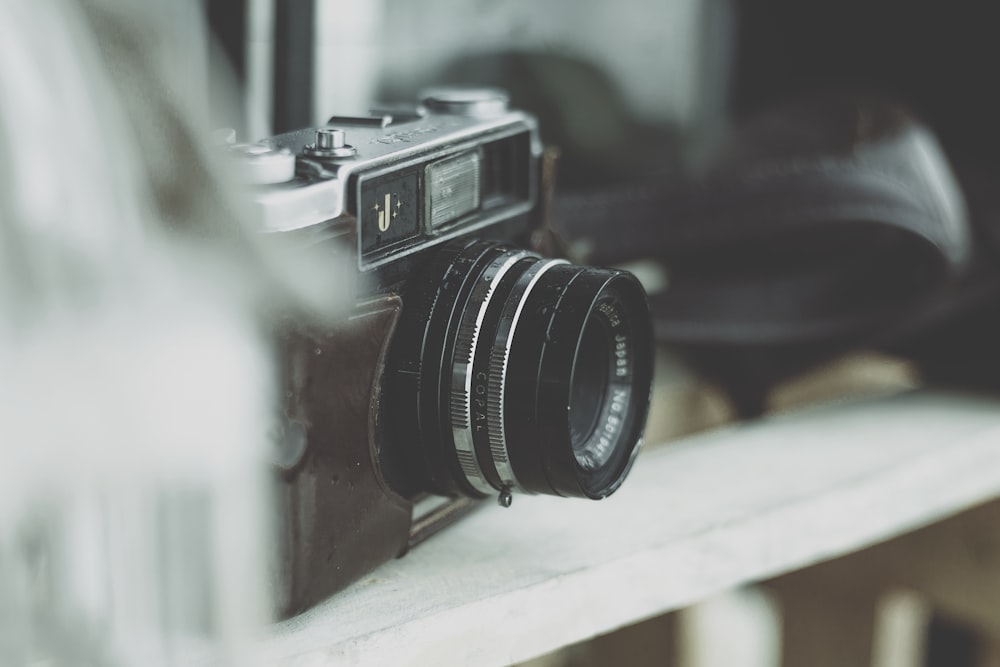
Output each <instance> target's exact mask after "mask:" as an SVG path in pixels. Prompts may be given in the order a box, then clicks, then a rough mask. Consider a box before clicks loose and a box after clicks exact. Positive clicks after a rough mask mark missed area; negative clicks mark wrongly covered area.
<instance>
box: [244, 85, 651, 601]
mask: <svg viewBox="0 0 1000 667" xmlns="http://www.w3.org/2000/svg"><path fill="white" fill-rule="evenodd" d="M231 151H232V152H233V153H234V154H236V155H237V156H238V158H239V159H238V161H237V165H236V166H237V167H238V168H239V169H241V170H242V171H243V177H244V179H245V180H248V181H250V182H251V183H253V184H255V185H254V187H253V189H252V194H251V201H252V203H253V204H254V206H255V207H256V208H257V210H258V216H257V218H258V219H259V220H260V221H262V225H263V229H262V230H261V231H262V232H263V233H265V234H268V235H272V236H274V237H276V239H275V242H277V243H281V244H283V246H284V248H286V249H291V252H290V255H289V261H295V259H294V258H295V254H296V253H298V252H302V253H309V254H310V255H311V256H312V257H314V258H315V257H316V256H319V257H321V258H324V259H328V260H329V261H331V262H339V263H341V264H342V265H346V266H348V267H349V270H348V275H345V276H344V280H343V283H344V284H343V285H342V286H341V287H342V289H345V290H350V291H351V293H352V295H353V299H354V307H353V309H352V311H351V313H350V315H349V316H348V317H346V318H345V319H344V321H342V322H339V323H337V324H336V325H335V326H330V325H329V324H321V323H309V322H302V321H300V322H296V323H295V325H294V326H292V327H289V330H288V331H286V332H284V333H283V334H282V336H281V345H280V348H281V357H282V362H281V364H280V366H281V368H282V372H283V375H284V377H283V389H284V392H283V396H282V403H283V404H282V415H281V420H280V422H281V427H280V429H279V432H278V433H276V435H275V438H274V441H275V445H276V457H275V458H276V463H277V467H278V468H279V470H280V473H279V475H278V477H279V490H278V504H277V505H278V513H279V516H278V519H277V524H278V527H279V531H280V534H281V539H280V557H279V558H278V564H277V565H278V567H277V570H278V571H277V577H276V581H275V593H276V597H277V599H278V607H279V611H280V613H282V614H283V615H287V614H291V613H296V612H298V611H301V610H303V609H305V608H306V607H308V606H310V605H312V604H314V603H315V602H317V601H319V600H320V599H323V598H325V597H327V596H328V595H330V594H331V593H333V592H335V591H336V590H338V589H340V588H343V587H344V586H345V585H347V584H348V583H350V582H351V581H353V580H355V579H357V578H358V577H360V576H363V575H364V574H365V573H367V572H368V571H370V570H371V569H373V568H374V567H375V566H377V565H378V564H380V563H382V562H384V561H386V560H389V559H391V558H394V557H397V556H399V555H401V554H402V553H404V552H405V551H406V550H407V549H408V548H409V547H410V546H411V545H412V544H414V543H415V542H417V541H419V540H420V539H423V537H425V536H427V535H428V534H430V533H432V532H434V531H436V530H437V529H439V528H440V527H443V526H445V525H447V524H448V523H450V522H451V521H453V520H455V519H456V518H457V517H459V516H461V515H462V514H463V513H464V512H465V511H466V510H467V509H469V508H471V507H473V506H475V505H477V504H478V503H477V502H476V499H479V498H483V497H486V496H488V495H491V494H495V495H496V496H497V497H498V498H499V500H500V502H501V504H504V505H506V504H509V503H510V502H511V498H512V492H514V491H518V492H521V491H523V492H527V493H552V494H556V495H567V496H581V497H590V498H601V497H604V496H605V495H607V494H609V493H611V492H613V491H614V490H615V489H616V488H617V487H618V485H619V484H620V483H621V481H622V480H623V479H624V476H625V474H626V473H627V471H628V469H629V467H630V465H631V462H632V460H633V458H634V456H635V454H636V452H637V451H638V444H639V441H640V439H641V433H642V429H643V426H644V423H645V416H646V409H647V406H648V399H649V387H650V382H651V366H652V352H651V345H652V343H651V329H650V324H649V315H648V311H647V310H646V306H645V298H644V293H643V292H642V289H641V287H639V285H638V282H637V281H636V280H635V279H634V278H633V277H632V276H631V275H629V274H627V273H625V272H622V271H616V270H598V269H589V268H581V267H575V266H573V265H571V264H569V263H567V262H565V261H563V260H559V259H552V258H550V257H548V255H550V254H551V253H550V249H549V248H547V247H545V246H546V239H548V238H549V237H548V235H547V233H546V227H545V224H544V221H543V218H544V216H543V215H542V212H541V210H542V208H543V205H542V204H543V200H544V196H543V187H542V181H543V180H544V179H543V178H542V176H543V174H542V172H543V168H542V162H543V160H542V146H541V142H540V139H539V135H538V129H537V126H536V122H535V120H534V118H533V117H532V116H530V115H529V114H526V113H523V112H520V111H513V110H510V109H509V108H508V105H507V97H506V94H505V93H504V92H503V91H499V90H495V89H438V90H435V91H429V92H428V93H427V94H426V95H425V96H424V98H423V100H422V102H421V103H420V104H419V105H417V106H416V107H413V108H405V107H397V108H391V109H383V110H376V111H374V112H372V113H371V114H370V115H365V116H360V117H340V116H335V117H333V118H331V119H330V121H329V122H328V125H327V126H326V127H322V128H317V129H309V130H302V131H298V132H292V133H288V134H284V135H280V136H277V137H273V138H271V139H269V140H266V141H265V142H261V143H259V144H254V145H249V146H247V145H241V146H233V147H231ZM515 385H517V386H515ZM574 406H575V407H576V409H575V410H574V409H573V408H574ZM522 416H523V417H522ZM434 496H437V497H441V498H445V499H446V500H444V501H443V502H440V503H437V504H436V506H434V507H433V508H432V509H430V510H428V511H423V510H415V507H421V508H422V507H423V506H424V505H425V502H423V501H422V500H421V499H424V498H431V497H434Z"/></svg>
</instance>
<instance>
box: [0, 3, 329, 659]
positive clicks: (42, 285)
mask: <svg viewBox="0 0 1000 667" xmlns="http://www.w3.org/2000/svg"><path fill="white" fill-rule="evenodd" d="M165 4H167V5H170V4H172V3H165ZM182 5H183V6H186V5H184V3H182ZM157 12H161V13H162V12H167V13H171V16H172V19H171V20H170V21H166V22H165V21H159V20H157V17H156V16H155V14H156V13H157ZM179 14H186V15H188V17H189V19H191V21H190V25H182V24H180V23H178V21H177V20H176V19H177V16H178V15H179ZM199 17H200V12H199V11H198V10H197V9H196V8H195V5H194V4H193V3H192V4H191V9H189V10H181V9H178V8H176V7H170V8H167V7H163V8H158V7H156V5H155V4H154V3H151V2H147V3H124V2H123V3H114V2H110V1H108V0H103V1H95V0H91V1H88V2H82V3H78V2H69V1H65V2H58V1H55V0H10V1H7V2H4V3H0V100H3V104H2V105H0V664H3V665H28V664H33V665H64V664H65V665H105V664H114V665H123V664H124V665H143V666H153V665H165V664H176V663H178V662H181V661H182V656H187V657H190V655H191V652H192V651H194V652H195V653H196V654H199V655H203V656H204V657H207V658H208V659H209V660H210V661H212V662H225V663H230V664H239V665H247V664H252V662H253V661H252V659H251V658H252V656H250V655H248V654H247V653H248V650H247V646H248V640H249V639H251V638H252V637H253V636H254V634H255V633H256V632H257V631H258V630H259V628H260V627H261V626H262V624H263V623H264V622H265V621H266V620H267V618H268V612H267V609H268V604H267V596H266V587H265V582H266V568H267V551H266V547H267V544H268V539H267V537H268V532H267V531H268V527H267V524H266V522H265V521H264V520H263V517H266V516H267V515H268V512H267V511H266V509H267V506H266V502H267V497H266V492H265V490H266V477H265V471H266V467H265V458H266V449H265V446H266V444H267V443H266V434H267V431H268V427H269V426H270V424H269V421H270V419H271V418H272V417H273V415H274V409H273V402H272V400H271V399H272V387H271V384H272V368H271V353H270V350H269V349H268V347H267V345H266V340H265V337H264V332H265V329H266V327H265V326H264V324H263V322H264V320H263V318H262V317H261V315H260V312H261V302H262V298H261V297H260V293H261V290H260V289H258V288H259V286H260V285H262V284H264V283H265V282H266V281H265V280H261V279H260V276H261V275H264V276H268V275H269V271H271V270H272V269H269V268H267V267H268V262H267V261H266V260H265V258H264V256H263V254H262V252H260V249H257V248H255V246H254V244H253V241H252V239H251V240H246V239H242V241H243V242H244V243H243V245H242V246H241V245H240V243H234V244H231V245H232V246H233V247H230V244H227V241H226V239H227V238H228V237H227V234H228V235H229V237H232V238H234V239H236V240H238V241H239V240H241V239H240V235H239V234H238V233H233V230H232V229H231V225H232V221H233V220H235V219H236V216H235V215H234V214H233V213H232V212H231V211H229V210H227V208H226V205H225V204H224V203H220V201H221V200H220V199H219V198H218V197H216V196H215V193H217V191H218V189H219V188H218V185H217V184H216V183H215V182H214V181H212V180H211V179H209V178H208V177H207V175H208V174H209V172H208V170H207V168H206V166H205V160H204V152H205V150H207V147H205V148H204V149H203V148H202V147H201V146H200V142H201V139H200V133H201V132H203V130H204V128H202V127H197V126H196V123H192V122H190V121H189V120H188V118H189V117H190V116H189V114H188V111H187V109H188V108H190V107H191V106H192V104H191V102H192V101H194V105H193V106H194V107H197V96H198V94H199V93H204V91H198V90H193V88H195V87H196V86H197V82H198V77H197V76H194V74H196V73H193V72H191V71H188V70H186V68H185V67H184V64H185V63H186V62H188V60H189V55H190V54H185V53H182V52H181V50H179V49H177V45H178V44H179V43H182V42H183V41H184V40H189V41H196V39H195V38H196V37H197V36H198V35H199V34H202V35H203V32H199V31H202V30H203V28H202V26H200V25H199V24H198V23H197V22H196V19H199ZM171 30H173V31H174V32H171ZM185 31H187V32H185ZM191 31H194V32H191ZM178 34H182V35H183V36H182V37H181V39H180V40H178V39H175V38H176V37H177V35H178ZM185 58H188V60H185ZM202 81H203V80H202ZM193 128H196V129H193ZM233 248H236V249H233ZM270 277H271V279H272V282H274V283H278V282H284V283H287V281H279V280H277V279H276V278H275V276H274V274H273V273H272V274H270ZM255 281H256V282H255ZM285 287H286V288H287V287H288V285H287V284H285ZM292 287H293V289H292V290H290V293H294V292H295V290H294V285H293V286H292ZM279 292H280V290H274V291H273V292H272V293H274V294H276V293H279ZM313 296H315V295H313Z"/></svg>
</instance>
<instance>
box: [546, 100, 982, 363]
mask: <svg viewBox="0 0 1000 667" xmlns="http://www.w3.org/2000/svg"><path fill="white" fill-rule="evenodd" d="M553 219H554V225H555V226H556V228H557V230H558V231H560V232H561V233H563V234H564V235H565V236H567V237H568V238H570V239H571V240H573V239H575V240H579V239H586V240H588V243H587V247H588V248H589V252H588V256H587V257H586V258H585V259H586V261H591V262H594V263H598V264H618V263H622V262H626V261H629V260H632V259H637V258H655V259H657V260H659V261H662V262H663V263H664V264H665V266H666V267H667V269H668V271H669V274H670V277H671V281H670V288H669V289H668V290H666V291H665V292H663V293H661V294H654V295H651V303H652V305H653V309H654V312H655V316H656V318H657V331H658V334H659V335H660V337H661V338H662V339H664V340H667V341H672V342H680V343H699V344H706V343H713V344H723V345H732V346H755V345H767V344H785V343H803V342H809V341H817V342H818V341H824V342H826V341H830V340H835V339H845V340H846V339H857V338H858V337H862V336H864V335H865V334H867V333H870V332H872V331H875V330H878V329H881V328H883V327H884V326H885V325H886V324H887V323H889V322H892V321H895V320H898V319H899V318H900V317H904V316H905V315H906V314H907V313H908V312H909V311H911V310H912V309H913V308H914V307H915V306H916V305H917V304H919V303H922V302H923V301H924V300H926V298H927V296H928V295H929V294H931V293H933V292H934V291H935V290H936V289H939V288H940V287H941V285H943V284H945V283H947V282H948V281H949V280H951V279H952V278H953V277H954V276H955V275H957V274H958V273H960V272H961V269H962V267H963V266H964V264H965V261H966V259H967V257H968V252H969V231H968V225H967V222H966V219H965V210H964V204H963V200H962V196H961V193H960V191H959V189H958V186H957V184H956V182H955V179H954V178H953V176H952V174H951V171H950V169H949V167H948V164H947V162H946V160H945V158H944V156H943V154H942V152H941V150H940V148H939V147H938V145H937V143H936V141H935V140H934V138H933V136H932V135H931V134H930V133H929V132H928V131H927V130H926V129H924V128H923V127H922V126H921V125H920V124H919V123H917V122H916V121H914V120H913V119H912V118H910V117H908V116H906V115H905V114H903V113H902V112H901V111H900V110H899V109H898V108H896V107H894V106H891V105H888V104H886V103H882V102H878V101H870V100H849V101H844V100H841V99H837V100H835V101H830V100H824V101H815V100H811V101H807V102H805V103H798V104H793V105H790V106H788V107H785V108H782V109H778V110H775V111H773V112H771V113H770V114H767V115H765V116H763V117H761V118H758V119H755V120H753V121H751V122H750V123H748V124H747V125H745V126H744V127H743V128H742V129H741V130H740V131H739V132H738V133H737V134H736V135H735V136H734V137H733V138H732V139H730V141H729V142H728V143H727V144H726V145H725V146H724V148H723V150H722V151H721V154H720V157H719V159H718V161H717V162H716V163H715V165H713V167H712V169H710V170H709V172H708V174H707V175H706V176H705V178H704V179H703V180H702V181H701V182H700V183H699V184H698V185H696V186H692V187H688V188H683V189H674V190H667V189H665V188H657V187H655V186H653V187H646V188H629V189H623V190H619V191H613V192H599V193H584V194H573V195H566V196H562V197H561V198H557V201H556V202H555V205H554V210H553Z"/></svg>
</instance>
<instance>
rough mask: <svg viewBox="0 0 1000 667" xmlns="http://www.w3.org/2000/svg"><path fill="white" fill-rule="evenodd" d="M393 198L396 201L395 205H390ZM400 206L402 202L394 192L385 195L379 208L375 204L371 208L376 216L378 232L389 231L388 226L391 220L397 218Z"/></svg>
mask: <svg viewBox="0 0 1000 667" xmlns="http://www.w3.org/2000/svg"><path fill="white" fill-rule="evenodd" d="M393 198H395V200H396V203H395V204H393V203H392V200H393ZM402 206H403V202H402V201H400V199H399V196H398V195H397V194H396V193H395V192H393V193H391V194H387V195H386V196H385V199H384V200H383V203H382V205H381V206H380V205H379V204H375V206H374V207H373V208H374V210H375V212H376V213H377V214H378V230H379V231H380V232H387V231H389V225H390V224H392V221H393V219H395V218H398V217H399V209H400V208H401V207H402Z"/></svg>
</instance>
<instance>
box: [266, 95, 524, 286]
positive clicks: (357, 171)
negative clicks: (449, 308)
mask: <svg viewBox="0 0 1000 667" xmlns="http://www.w3.org/2000/svg"><path fill="white" fill-rule="evenodd" d="M429 106H430V105H420V106H417V107H410V108H408V109H406V108H396V109H377V110H374V111H373V113H372V114H370V115H368V116H360V117H350V116H334V117H331V119H330V123H329V124H328V125H326V126H324V127H320V128H309V129H304V130H299V131H295V132H289V133H286V134H282V135H278V136H275V137H272V138H270V139H266V140H264V141H262V142H260V144H259V145H260V146H263V147H266V148H269V149H271V150H273V151H276V152H284V151H287V152H289V153H291V154H292V155H294V156H295V162H296V169H295V176H294V178H292V179H291V180H288V181H287V182H282V183H276V184H269V185H260V186H254V187H253V189H252V191H251V195H250V199H251V202H252V205H253V206H254V208H255V209H256V212H257V214H258V215H257V216H256V218H257V224H259V225H260V228H259V231H261V232H288V231H294V230H300V229H305V228H309V227H314V226H317V225H325V224H328V223H331V221H333V222H334V223H335V224H336V222H338V221H339V222H343V221H346V219H348V216H350V218H354V219H357V220H358V221H359V224H363V223H364V222H365V220H364V219H365V215H366V213H367V211H361V210H359V204H361V203H365V204H369V203H371V202H368V199H370V198H371V197H369V196H367V194H366V193H365V192H363V189H364V187H365V184H366V183H375V182H376V181H377V182H379V183H385V182H391V181H392V180H393V178H394V175H395V174H399V177H400V178H403V177H404V174H406V173H411V174H414V175H415V176H414V178H413V179H411V182H409V184H410V186H411V189H412V190H413V197H414V201H412V205H413V206H414V207H415V208H414V210H413V216H415V224H416V225H417V226H418V227H419V231H420V233H421V234H424V235H425V236H427V237H428V238H433V239H434V240H437V239H438V238H440V240H445V239H446V238H451V237H453V236H455V235H457V234H458V233H465V232H466V231H471V230H472V229H474V228H478V227H482V226H485V225H488V224H490V220H491V219H492V218H495V217H496V215H485V216H483V215H480V216H472V217H475V218H477V219H476V220H473V221H472V225H473V226H472V227H463V228H462V229H461V231H454V230H453V231H452V233H449V232H448V230H436V229H431V228H430V226H429V224H430V223H429V222H428V220H429V219H430V217H431V216H430V215H429V213H430V211H428V210H427V206H428V205H429V204H428V203H427V202H425V201H424V198H423V195H424V189H423V186H424V180H425V178H426V176H425V168H426V167H427V166H428V165H432V164H435V163H438V162H441V161H445V160H448V159H449V158H453V157H455V156H460V155H462V154H472V153H475V152H476V151H481V150H482V147H483V146H484V145H488V144H490V143H491V142H494V141H498V140H502V139H505V138H508V137H513V136H516V135H522V134H523V135H526V136H527V140H526V143H527V145H528V147H529V149H528V153H529V155H525V156H524V160H525V164H524V165H523V166H520V165H518V166H517V169H518V171H519V172H523V173H524V174H528V173H529V172H530V173H532V175H533V172H534V169H535V166H534V163H535V162H536V161H537V158H538V156H539V155H540V154H541V141H540V139H539V137H538V129H537V123H536V121H535V119H534V117H533V116H531V115H529V114H527V113H524V112H521V111H511V110H507V109H506V108H505V107H498V106H497V105H496V104H493V105H492V106H491V107H486V109H487V113H482V112H481V111H482V106H481V105H480V108H479V109H477V108H476V106H475V105H474V104H473V105H466V106H464V107H463V106H462V105H461V104H455V103H451V101H449V104H447V105H434V106H433V107H432V108H433V109H434V110H431V108H429ZM439 109H441V110H443V111H439ZM332 129H336V130H341V131H342V134H341V133H332V132H330V130H332ZM334 135H335V136H334ZM321 142H322V143H324V144H325V146H326V147H327V148H328V149H329V150H328V151H326V154H324V150H323V149H322V146H321ZM332 142H335V143H332ZM456 178H457V177H456ZM448 187H450V186H448ZM535 189H536V188H535V187H534V186H533V185H531V187H530V188H529V191H528V192H526V193H524V194H525V196H524V197H520V199H521V200H522V201H521V202H520V204H521V206H518V207H517V208H518V211H506V212H504V214H508V215H509V214H516V213H517V212H524V210H521V209H530V208H531V207H533V206H534V204H535V202H536V199H537V195H536V192H535ZM397 205H398V202H397V201H396V200H392V201H391V202H390V204H389V206H397ZM366 208H371V209H372V212H371V213H372V215H375V216H377V215H378V211H376V209H375V206H374V205H372V206H367V207H366ZM382 215H383V216H385V215H387V213H386V212H384V211H383V214H382ZM425 218H426V219H425ZM436 218H440V215H437V216H436ZM385 220H386V218H383V220H382V223H381V225H380V224H379V221H378V218H375V219H374V222H373V223H372V224H373V225H375V226H377V227H378V228H379V229H380V231H382V232H386V231H388V230H385V229H381V228H384V227H386V223H385ZM359 232H362V230H359ZM365 236H366V235H365V234H364V233H359V234H358V237H359V239H361V237H365ZM423 240H427V239H423ZM398 241H399V239H395V240H393V239H392V238H391V235H390V238H388V239H387V240H386V242H385V243H386V244H388V245H391V244H392V243H395V242H398ZM366 243H367V244H368V245H369V246H373V245H380V243H376V241H373V240H367V241H366ZM358 250H359V253H358V254H359V261H360V260H365V261H361V264H362V268H366V267H367V266H369V265H376V264H378V263H379V259H380V258H377V257H376V258H375V259H372V258H371V257H369V255H371V248H370V247H369V248H365V247H363V246H362V245H360V240H359V248H358ZM383 254H384V253H383Z"/></svg>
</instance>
